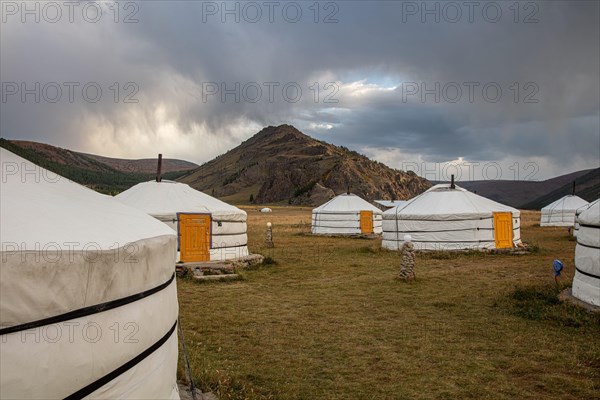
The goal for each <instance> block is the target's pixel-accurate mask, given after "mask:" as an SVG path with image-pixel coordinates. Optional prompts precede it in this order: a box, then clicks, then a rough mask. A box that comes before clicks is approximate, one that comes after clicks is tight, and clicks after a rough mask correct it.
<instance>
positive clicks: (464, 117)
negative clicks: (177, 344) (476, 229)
mask: <svg viewBox="0 0 600 400" xmlns="http://www.w3.org/2000/svg"><path fill="white" fill-rule="evenodd" d="M227 4H228V7H229V8H230V9H231V8H234V7H235V4H236V3H234V2H229V3H227ZM237 4H238V7H239V8H240V9H242V8H243V7H244V3H237ZM254 4H258V5H261V4H262V3H260V2H258V3H254ZM278 4H279V6H278V8H276V10H275V12H274V22H272V23H271V22H269V21H268V16H267V10H266V8H265V7H261V10H262V13H263V15H262V18H261V19H260V21H259V22H258V23H249V22H247V21H244V15H241V19H240V22H239V23H236V22H235V21H234V18H233V16H232V15H227V16H225V17H226V18H227V21H226V22H225V23H223V22H222V21H221V18H222V17H223V15H222V13H221V12H218V13H217V14H215V15H212V14H211V15H207V14H206V11H207V10H208V8H207V7H213V6H215V5H216V6H217V7H218V8H221V7H222V5H223V3H221V2H217V3H210V2H187V1H186V2H166V1H165V2H147V3H143V2H142V3H140V6H139V12H138V13H137V14H136V18H137V19H139V22H138V23H132V24H125V23H113V22H112V21H110V20H108V21H107V20H106V19H103V20H102V21H101V22H100V23H97V24H91V23H87V22H85V21H78V22H77V23H73V24H71V23H63V21H61V22H60V23H58V24H48V23H43V22H41V23H39V24H36V23H26V24H22V23H20V22H19V21H18V20H14V19H10V18H9V19H7V21H6V23H4V24H3V26H2V38H1V45H2V57H1V58H2V61H0V63H1V67H2V69H1V74H2V81H3V82H5V81H14V82H20V81H28V82H31V81H42V82H46V81H59V82H62V81H81V82H88V81H96V82H99V83H101V85H102V87H103V88H104V90H105V93H106V95H105V97H103V99H102V101H100V102H98V103H90V102H86V101H81V100H80V101H76V102H75V103H73V104H70V103H66V104H65V103H64V102H62V103H60V104H47V103H46V104H43V103H44V102H42V104H31V102H26V103H25V104H23V103H21V102H15V101H8V102H3V103H2V113H1V114H2V115H1V116H2V118H1V123H0V124H1V125H0V127H1V132H2V135H3V136H7V137H17V136H22V137H26V138H29V139H34V140H41V141H45V142H50V143H54V144H58V145H62V146H73V147H78V148H80V149H83V150H87V151H96V152H100V153H102V151H103V148H99V146H100V144H102V143H113V144H115V146H114V148H115V149H118V151H119V152H120V153H119V155H126V154H130V155H135V156H140V155H141V154H140V152H142V151H146V150H147V149H148V148H150V147H149V146H150V145H151V144H152V142H153V141H154V142H156V143H161V144H162V145H163V146H171V147H169V148H168V149H169V150H170V151H171V152H172V153H173V152H175V153H177V154H173V156H181V157H187V158H192V159H193V160H194V161H197V162H201V161H205V160H207V159H209V158H211V157H212V156H214V155H216V154H218V153H220V152H222V151H224V150H226V149H227V148H228V147H231V146H233V145H235V144H237V142H239V140H241V139H243V138H245V137H247V136H248V135H250V134H252V133H253V132H254V131H255V130H256V129H258V128H259V127H261V126H265V125H269V124H272V125H274V124H280V123H294V124H297V125H298V126H299V127H301V128H303V130H304V131H305V132H307V133H309V134H312V135H314V136H316V137H318V138H322V139H324V140H328V141H330V142H334V143H336V144H344V145H348V146H352V147H357V148H362V147H369V148H372V149H377V148H386V149H387V148H399V149H401V150H402V151H403V153H405V154H415V155H419V157H422V158H424V159H429V160H437V161H444V160H450V159H454V158H456V157H458V156H464V157H468V158H470V159H475V160H488V159H491V160H496V159H502V158H505V157H513V158H514V157H521V158H527V157H540V158H547V159H548V160H550V161H549V162H550V163H554V164H556V165H558V166H560V165H561V162H562V161H561V159H564V158H565V157H566V158H571V159H573V160H575V159H577V160H578V161H577V164H576V166H577V167H594V166H596V165H597V164H598V160H599V159H600V154H599V150H598V147H599V146H600V143H599V133H598V129H599V123H598V121H599V111H598V110H599V108H600V100H599V92H600V87H599V78H598V70H600V61H599V59H600V56H599V47H600V43H599V37H600V32H599V21H598V3H597V2H561V1H552V2H536V3H534V4H536V5H537V6H536V7H538V8H537V9H529V8H526V4H529V3H527V2H525V3H521V5H520V7H519V15H518V22H515V21H514V18H515V14H514V11H511V9H509V6H510V4H512V3H511V2H496V3H493V4H494V7H497V8H500V9H501V11H502V16H501V18H500V20H499V21H498V22H495V23H493V22H490V21H488V20H486V19H485V18H484V17H483V14H482V11H481V10H482V9H483V8H484V7H486V4H487V3H485V2H480V3H478V4H479V6H478V7H477V8H476V10H475V12H474V14H473V17H474V18H473V21H472V22H469V20H468V19H469V16H468V10H467V9H466V8H465V7H464V6H461V7H460V8H461V12H462V13H463V15H462V18H461V19H460V21H459V22H457V23H450V22H448V21H446V20H445V18H444V17H447V15H444V14H440V15H439V17H441V18H440V21H439V22H435V20H434V18H435V16H432V15H428V16H426V17H427V20H426V22H425V23H423V22H422V21H421V19H420V18H421V16H420V15H419V14H418V12H417V14H415V15H413V14H410V15H408V14H407V10H409V9H410V8H409V7H413V6H416V7H417V9H418V10H419V11H420V9H422V8H423V7H428V9H435V7H439V9H442V8H443V7H445V4H447V3H443V2H429V3H427V4H425V3H422V2H391V1H381V2H358V1H352V2H336V3H334V4H335V5H337V8H338V10H337V12H335V15H334V18H336V19H337V20H338V21H339V22H338V23H322V20H323V18H325V16H326V15H327V14H328V13H329V12H331V11H333V10H334V9H333V8H328V9H325V5H326V4H327V3H321V9H320V15H319V20H320V21H321V22H320V23H314V21H313V18H314V14H313V10H311V9H309V6H310V5H311V4H312V3H300V2H298V3H296V4H299V5H300V7H301V9H302V12H303V16H302V18H301V19H300V20H299V21H298V22H297V23H290V22H288V21H286V20H285V18H284V17H283V14H282V11H281V10H282V8H283V7H284V5H285V4H284V3H278ZM436 4H437V5H436ZM455 4H458V5H460V4H462V3H461V2H457V3H455ZM213 10H214V9H213ZM492 11H493V10H492ZM532 11H534V12H533V14H531V13H532ZM292 14H293V13H292ZM529 14H531V15H533V17H534V18H537V20H538V21H537V22H536V23H523V19H524V18H525V17H526V16H527V15H529ZM252 15H253V14H251V16H252ZM490 15H492V16H493V13H492V12H491V11H490ZM488 16H489V15H488ZM121 17H122V15H121ZM130 81H133V82H135V83H136V85H138V86H139V93H138V94H137V95H136V98H138V99H139V103H138V104H124V103H123V102H122V101H121V102H117V103H115V102H114V101H108V99H107V98H106V97H107V96H112V94H113V93H112V92H111V91H110V89H108V87H109V86H110V85H111V84H112V83H113V82H119V83H120V84H121V85H122V84H123V83H126V82H130ZM212 82H215V83H217V84H220V83H223V84H225V85H226V86H227V88H229V89H231V88H233V87H234V85H235V83H236V82H239V83H240V85H241V87H243V85H244V84H247V83H249V82H256V83H257V84H258V85H259V86H261V87H262V89H263V93H262V95H263V96H262V98H261V99H260V100H259V101H257V102H256V103H252V102H251V101H248V99H247V98H245V97H244V96H242V98H241V99H240V101H235V99H233V96H231V95H230V96H228V97H226V99H225V100H226V101H224V102H223V101H221V99H220V94H219V93H217V94H215V95H209V96H206V90H207V88H213V87H212V86H207V85H211V84H212ZM265 82H277V83H278V84H279V86H278V87H277V89H276V90H275V97H274V101H272V102H271V101H268V100H267V92H266V91H267V89H266V87H265V86H264V83H265ZM290 82H296V83H297V84H298V85H299V86H300V87H301V88H302V91H303V92H302V97H301V99H300V100H299V101H297V102H291V101H286V99H284V98H282V92H281V87H282V86H283V85H285V84H286V83H290ZM314 82H317V84H318V86H319V87H320V90H321V92H320V98H319V99H318V101H315V99H314V98H313V95H314V93H313V91H311V89H310V87H311V85H312V84H313V83H314ZM328 82H337V85H339V91H338V92H337V93H336V94H335V96H334V98H335V99H336V100H337V101H338V102H337V103H326V102H324V98H323V95H325V94H327V93H331V92H328V91H326V90H324V88H323V86H324V84H326V83H328ZM413 82H414V83H416V84H425V85H426V87H427V88H429V89H431V88H435V87H436V86H435V85H436V84H439V85H440V88H443V87H444V85H447V84H449V83H452V82H455V83H456V84H458V85H459V86H461V87H462V88H463V94H462V97H461V99H460V101H457V102H456V103H452V102H450V101H448V99H447V98H445V97H444V96H441V97H442V98H441V99H440V100H439V101H437V102H436V99H435V96H433V95H428V96H426V97H425V98H424V99H421V98H420V93H418V94H416V95H412V96H406V91H407V90H408V89H410V88H413V86H410V85H411V84H412V83H413ZM469 82H470V83H477V84H478V86H477V87H476V89H475V92H474V93H475V98H474V99H473V100H472V101H470V99H468V94H467V93H466V89H465V86H464V84H465V83H469ZM515 82H517V83H518V87H519V93H518V98H517V101H515V98H514V95H515V89H514V83H515ZM490 83H493V84H495V85H497V86H498V87H500V88H501V90H502V96H501V98H500V100H499V101H497V102H491V101H489V100H488V99H486V98H485V97H484V96H483V95H482V92H481V88H482V87H483V86H484V85H486V84H490ZM528 84H529V86H527V87H525V85H528ZM511 88H512V89H511ZM532 93H533V94H532ZM527 95H532V98H533V99H534V100H537V103H524V102H523V100H524V99H525V97H526V96H527ZM90 138H94V139H93V140H92V139H90ZM144 138H147V142H148V143H147V145H146V147H145V146H144V144H143V143H144V142H145V141H146V139H144ZM178 142H181V143H185V145H183V144H182V145H181V146H180V147H178V146H177V145H176V143H178ZM134 143H135V144H136V146H133V144H134ZM194 146H198V147H200V148H201V149H200V150H198V151H194V150H193V148H194ZM104 149H111V148H110V147H104ZM374 155H376V152H375V153H374ZM572 167H573V166H572V165H566V164H565V167H564V168H572ZM557 168H558V167H557ZM558 169H560V168H558ZM564 172H567V171H564Z"/></svg>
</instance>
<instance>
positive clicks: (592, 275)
mask: <svg viewBox="0 0 600 400" xmlns="http://www.w3.org/2000/svg"><path fill="white" fill-rule="evenodd" d="M575 270H576V271H577V272H579V273H580V274H582V275H585V276H589V277H590V278H596V279H600V276H598V275H594V274H590V273H589V272H585V271H582V270H580V269H579V268H577V267H575Z"/></svg>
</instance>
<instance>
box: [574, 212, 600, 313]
mask: <svg viewBox="0 0 600 400" xmlns="http://www.w3.org/2000/svg"><path fill="white" fill-rule="evenodd" d="M572 290H573V296H574V297H576V298H578V299H580V300H582V301H585V302H586V303H589V304H593V305H595V306H600V203H599V202H596V203H595V204H594V205H593V206H592V207H590V208H589V209H587V210H585V211H583V212H582V213H581V214H580V215H579V234H578V235H577V246H576V247H575V276H574V277H573V286H572Z"/></svg>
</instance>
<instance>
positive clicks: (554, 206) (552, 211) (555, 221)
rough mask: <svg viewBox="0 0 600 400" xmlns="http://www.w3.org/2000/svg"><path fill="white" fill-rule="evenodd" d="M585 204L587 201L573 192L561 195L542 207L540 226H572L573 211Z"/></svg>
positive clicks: (573, 220)
mask: <svg viewBox="0 0 600 400" xmlns="http://www.w3.org/2000/svg"><path fill="white" fill-rule="evenodd" d="M587 204H588V202H587V201H585V200H583V199H582V198H581V197H579V196H575V195H573V194H569V195H567V196H564V197H561V198H560V199H558V200H556V201H554V202H552V203H550V204H548V205H547V206H546V207H543V208H542V216H541V218H540V226H573V225H574V224H575V211H577V209H578V208H580V207H583V206H586V205H587Z"/></svg>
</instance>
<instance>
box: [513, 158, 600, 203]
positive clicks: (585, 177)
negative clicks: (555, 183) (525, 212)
mask: <svg viewBox="0 0 600 400" xmlns="http://www.w3.org/2000/svg"><path fill="white" fill-rule="evenodd" d="M572 192H573V182H572V180H571V182H567V183H565V184H564V185H562V186H560V187H559V188H557V189H555V190H553V191H551V192H549V193H546V194H544V195H542V196H539V197H537V198H535V199H534V200H532V201H529V202H528V203H525V204H523V208H526V209H534V210H539V209H541V208H542V207H544V206H547V205H548V204H550V203H552V202H553V201H555V200H558V199H560V198H561V197H563V196H565V195H567V194H571V193H572ZM575 194H576V195H577V196H579V197H581V198H582V199H584V200H586V201H590V202H591V201H594V200H596V199H598V198H599V197H600V168H596V169H592V170H589V171H588V172H587V173H585V174H582V175H580V176H578V177H576V178H575Z"/></svg>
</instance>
